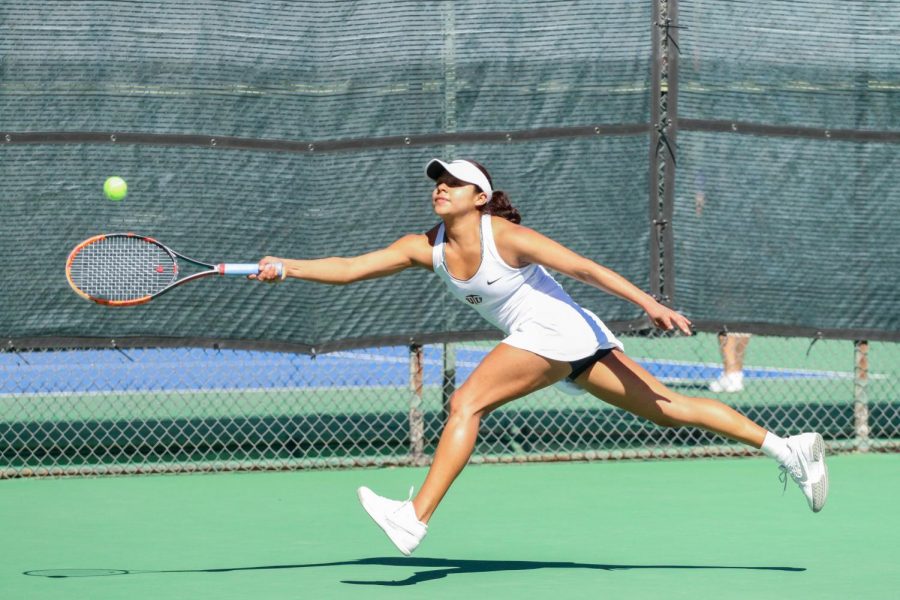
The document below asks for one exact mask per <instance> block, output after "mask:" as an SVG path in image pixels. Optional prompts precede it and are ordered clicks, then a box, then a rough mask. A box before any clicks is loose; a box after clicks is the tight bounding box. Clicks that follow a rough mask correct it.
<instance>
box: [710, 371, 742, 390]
mask: <svg viewBox="0 0 900 600" xmlns="http://www.w3.org/2000/svg"><path fill="white" fill-rule="evenodd" d="M709 389H710V391H712V392H716V393H722V392H724V393H733V392H740V391H741V390H743V389H744V373H743V372H741V371H737V372H735V373H722V374H721V375H719V377H718V378H717V379H714V380H712V381H710V382H709Z"/></svg>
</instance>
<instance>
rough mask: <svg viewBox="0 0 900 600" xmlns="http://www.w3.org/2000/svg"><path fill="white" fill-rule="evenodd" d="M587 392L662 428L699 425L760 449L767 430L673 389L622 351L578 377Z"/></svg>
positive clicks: (720, 405)
mask: <svg viewBox="0 0 900 600" xmlns="http://www.w3.org/2000/svg"><path fill="white" fill-rule="evenodd" d="M577 382H578V383H579V385H581V386H582V387H583V388H584V389H586V390H587V391H588V392H590V393H591V394H593V395H594V396H596V397H598V398H600V399H601V400H604V401H606V402H609V403H610V404H612V405H614V406H618V407H620V408H624V409H625V410H627V411H629V412H632V413H634V414H636V415H638V416H640V417H644V418H645V419H649V420H650V421H653V422H654V423H656V424H658V425H662V426H664V427H681V426H694V427H701V428H703V429H706V430H708V431H712V432H714V433H717V434H719V435H722V436H725V437H727V438H730V439H732V440H736V441H739V442H743V443H744V444H748V445H750V446H753V447H754V448H759V447H761V446H762V443H763V440H764V439H765V437H766V430H765V429H763V428H762V427H760V426H759V425H757V424H756V423H754V422H753V421H751V420H750V419H748V418H747V417H745V416H744V415H742V414H741V413H739V412H737V411H736V410H734V409H733V408H731V407H730V406H728V405H726V404H723V403H722V402H719V401H718V400H713V399H710V398H695V397H690V396H684V395H682V394H679V393H677V392H674V391H672V390H670V389H669V388H667V387H666V386H665V385H663V384H662V383H661V382H660V381H659V380H658V379H656V378H655V377H653V375H651V374H650V373H648V372H647V371H646V370H644V368H643V367H641V366H640V365H639V364H637V363H636V362H634V361H633V360H631V359H630V358H628V357H627V356H626V355H625V354H624V353H622V352H620V351H618V350H614V351H613V352H611V353H610V354H608V355H607V356H606V357H605V358H604V359H603V360H601V361H600V362H598V363H596V364H594V366H593V367H592V368H590V369H588V370H587V371H586V372H585V373H583V374H582V375H581V376H580V377H579V378H578V380H577Z"/></svg>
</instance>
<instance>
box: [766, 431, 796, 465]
mask: <svg viewBox="0 0 900 600" xmlns="http://www.w3.org/2000/svg"><path fill="white" fill-rule="evenodd" d="M760 450H762V451H763V454H765V455H766V456H771V457H772V458H774V459H775V460H777V461H778V464H781V465H783V464H786V463H787V462H788V461H789V460H790V459H791V449H790V448H789V447H788V445H787V442H786V441H785V440H784V438H780V437H778V436H777V435H775V434H774V433H772V432H771V431H767V432H766V438H765V439H764V440H763V444H762V448H760Z"/></svg>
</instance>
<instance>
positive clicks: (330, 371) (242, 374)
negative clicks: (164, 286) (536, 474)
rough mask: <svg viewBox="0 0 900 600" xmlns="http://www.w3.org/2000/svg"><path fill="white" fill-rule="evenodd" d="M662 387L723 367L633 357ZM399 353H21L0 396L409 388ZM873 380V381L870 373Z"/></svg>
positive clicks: (8, 361)
mask: <svg viewBox="0 0 900 600" xmlns="http://www.w3.org/2000/svg"><path fill="white" fill-rule="evenodd" d="M486 352H487V348H485V347H479V348H472V347H465V346H462V347H457V348H456V376H457V381H458V382H461V381H464V380H465V378H466V377H468V376H469V374H470V373H471V372H472V370H473V369H474V368H475V367H476V366H477V365H478V363H479V361H480V360H481V359H482V358H483V357H484V355H485V353H486ZM637 360H638V362H639V363H641V364H642V365H643V366H644V368H646V369H647V370H648V371H650V372H651V373H652V374H653V375H655V376H656V377H657V378H659V379H660V380H662V381H664V382H666V383H670V384H672V383H675V384H692V383H699V382H705V381H709V380H710V379H713V378H715V377H716V376H718V375H719V374H720V373H721V364H719V363H704V362H690V361H674V360H652V359H642V358H639V357H638V358H637ZM408 365H409V354H408V350H407V349H406V348H405V347H402V346H400V347H385V348H377V349H366V350H354V351H343V352H334V353H330V354H320V355H317V356H316V357H311V356H307V355H301V354H292V353H281V352H257V351H238V350H209V349H199V348H178V349H129V350H123V351H117V350H92V351H77V350H72V351H57V352H24V353H3V354H0V394H23V393H31V394H34V393H40V394H54V393H92V392H112V391H179V390H183V391H191V390H201V389H203V390H210V389H223V390H228V389H249V388H252V389H285V388H325V387H351V388H352V387H375V388H377V387H395V386H405V385H408V383H409V366H408ZM442 371H443V361H442V356H441V349H440V347H439V346H426V347H425V368H424V384H425V385H434V386H436V385H440V383H441V378H442ZM744 374H745V378H747V379H758V380H799V379H807V380H815V379H818V380H834V379H852V377H853V373H852V372H849V371H848V372H844V371H827V370H812V369H781V368H769V367H747V368H745V371H744ZM874 377H878V376H877V375H874Z"/></svg>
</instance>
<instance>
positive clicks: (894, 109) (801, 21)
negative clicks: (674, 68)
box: [678, 0, 900, 131]
mask: <svg viewBox="0 0 900 600" xmlns="http://www.w3.org/2000/svg"><path fill="white" fill-rule="evenodd" d="M678 10H679V24H680V29H679V31H678V35H679V42H678V44H679V47H680V48H681V55H680V60H679V89H678V113H679V116H680V117H681V118H691V119H719V120H736V121H747V122H751V123H766V124H771V125H795V126H800V127H821V128H829V129H867V130H894V131H896V130H898V129H900V104H898V99H897V93H898V85H900V62H898V60H897V57H898V56H900V10H898V5H897V2H896V1H895V0H882V1H879V0H855V1H847V0H791V1H784V0H777V1H773V0H761V1H757V0H753V1H731V2H722V1H720V0H679V2H678Z"/></svg>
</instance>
